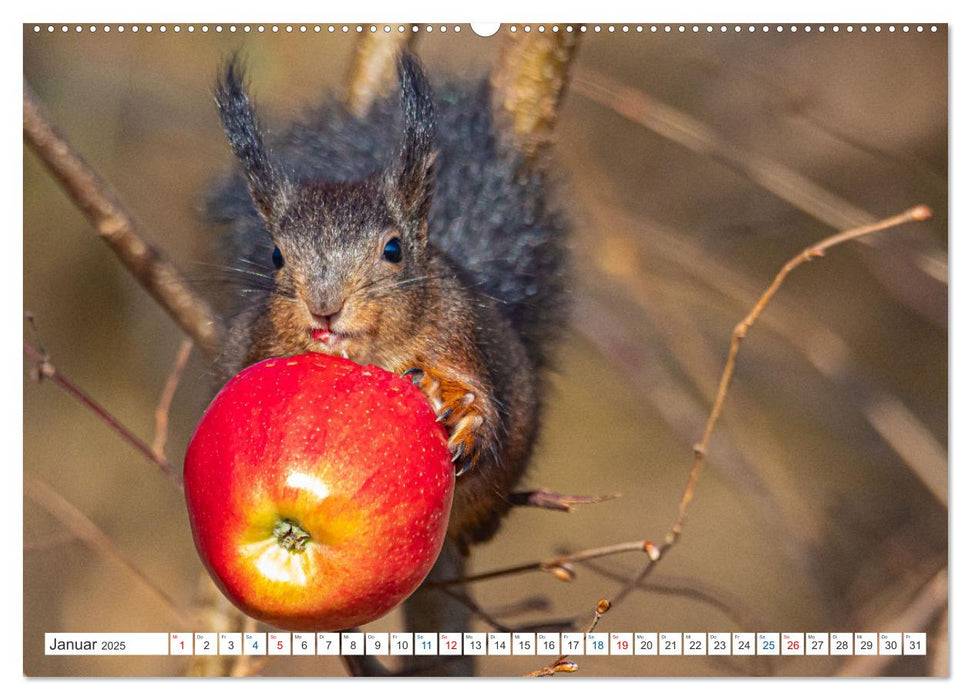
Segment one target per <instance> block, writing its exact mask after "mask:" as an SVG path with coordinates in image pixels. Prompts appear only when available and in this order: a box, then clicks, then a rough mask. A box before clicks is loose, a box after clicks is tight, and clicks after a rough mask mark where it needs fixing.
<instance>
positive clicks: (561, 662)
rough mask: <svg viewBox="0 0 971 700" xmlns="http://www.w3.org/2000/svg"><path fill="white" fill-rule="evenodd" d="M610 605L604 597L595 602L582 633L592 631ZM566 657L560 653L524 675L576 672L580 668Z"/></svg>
mask: <svg viewBox="0 0 971 700" xmlns="http://www.w3.org/2000/svg"><path fill="white" fill-rule="evenodd" d="M611 607H612V605H611V603H610V601H609V600H607V599H606V598H604V599H602V600H600V601H599V602H598V603H597V607H595V608H594V610H593V620H592V621H591V622H590V626H589V627H587V629H586V631H585V632H584V633H583V634H584V636H586V635H588V634H590V633H591V632H593V630H594V629H595V628H596V627H597V623H598V622H600V618H602V617H603V616H604V615H605V614H607V611H608V610H610V608H611ZM568 657H569V654H561V655H560V656H558V657H557V658H556V660H555V661H553V662H552V663H550V664H547V665H546V666H544V667H543V668H541V669H539V670H538V671H531V672H530V673H527V674H525V675H526V676H527V677H530V678H535V677H537V676H553V675H556V674H557V673H576V672H577V671H579V670H580V667H579V666H578V665H577V663H576V662H575V661H571V660H569V658H568Z"/></svg>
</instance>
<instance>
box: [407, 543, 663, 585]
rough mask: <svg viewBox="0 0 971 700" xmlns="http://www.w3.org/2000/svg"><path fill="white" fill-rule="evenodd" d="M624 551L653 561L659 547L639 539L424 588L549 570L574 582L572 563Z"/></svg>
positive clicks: (565, 579) (434, 582) (430, 582)
mask: <svg viewBox="0 0 971 700" xmlns="http://www.w3.org/2000/svg"><path fill="white" fill-rule="evenodd" d="M623 552H646V553H647V555H648V556H649V557H651V558H652V559H653V558H654V557H655V556H657V553H658V548H657V547H655V546H654V544H652V543H651V542H645V541H644V540H638V541H636V542H621V543H620V544H612V545H607V546H605V547H594V548H592V549H584V550H581V551H579V552H573V553H572V554H564V555H562V556H559V557H551V558H549V559H540V560H539V561H533V562H529V563H526V564H517V565H516V566H507V567H503V568H502V569H493V570H492V571H485V572H483V573H481V574H474V575H472V576H466V577H464V578H453V579H447V580H441V581H429V582H427V583H426V584H425V585H427V586H429V587H431V588H445V587H448V586H457V585H459V584H464V583H476V582H478V581H486V580H488V579H493V578H501V577H503V576H511V575H513V574H524V573H527V572H530V571H546V572H547V573H551V574H553V575H554V576H556V577H557V578H558V579H560V580H561V581H572V580H573V577H574V574H573V573H572V569H571V568H570V565H571V564H574V563H576V562H581V561H586V560H588V559H597V558H599V557H609V556H612V555H614V554H621V553H623Z"/></svg>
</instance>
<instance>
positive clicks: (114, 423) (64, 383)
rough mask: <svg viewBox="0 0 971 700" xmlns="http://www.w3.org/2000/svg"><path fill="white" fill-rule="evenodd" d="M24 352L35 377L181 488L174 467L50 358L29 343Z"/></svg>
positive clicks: (178, 476)
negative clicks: (87, 411) (57, 389)
mask: <svg viewBox="0 0 971 700" xmlns="http://www.w3.org/2000/svg"><path fill="white" fill-rule="evenodd" d="M24 354H25V355H26V356H27V357H29V358H30V359H31V360H32V361H33V362H34V363H35V365H36V366H35V378H36V379H37V380H38V381H40V380H41V379H50V380H51V381H52V382H54V383H55V384H56V385H57V386H59V387H60V388H61V389H63V390H64V391H66V392H67V393H68V394H70V395H71V396H73V397H74V398H75V399H77V400H78V401H80V402H81V403H82V404H84V406H86V407H87V408H89V409H90V410H91V411H92V412H93V413H94V414H95V415H96V416H98V418H100V419H101V420H102V421H104V422H105V423H107V424H108V426H109V427H110V428H111V429H112V430H114V431H115V432H116V433H118V435H120V436H121V437H122V438H123V439H124V440H125V442H127V443H128V444H129V445H131V446H132V447H134V448H135V449H136V450H138V451H139V452H141V453H142V454H143V455H144V456H145V457H146V458H147V459H148V461H150V462H151V463H152V464H154V465H155V466H156V467H158V468H159V469H160V470H161V471H162V473H163V474H164V475H165V476H166V477H168V479H169V481H171V482H172V484H173V485H175V487H176V488H178V489H179V490H181V489H182V477H181V476H180V475H179V473H178V472H177V471H176V470H175V468H174V467H173V466H172V465H171V464H169V463H168V462H167V461H166V460H164V459H159V458H158V457H157V456H156V455H155V452H154V451H153V450H152V448H151V447H149V446H148V445H146V444H145V443H144V442H143V441H142V440H141V438H139V437H138V436H137V435H135V434H134V433H133V432H132V431H131V430H129V429H128V428H127V427H125V425H124V424H123V423H121V421H119V420H118V419H117V418H115V417H114V416H113V415H111V413H109V412H108V410H107V409H105V408H104V407H103V406H101V405H100V404H99V403H98V402H97V401H95V400H94V399H92V398H91V397H90V396H89V395H88V394H87V393H85V392H84V391H82V390H81V389H80V388H79V387H78V386H77V385H76V384H74V383H73V382H72V381H70V380H69V379H68V378H67V377H65V376H64V375H63V374H61V373H60V372H58V371H57V369H56V368H55V367H54V365H52V364H51V362H50V360H49V359H48V358H47V357H46V356H44V355H41V354H40V353H39V352H38V351H37V350H36V349H35V348H34V346H32V345H31V344H30V343H27V342H25V343H24Z"/></svg>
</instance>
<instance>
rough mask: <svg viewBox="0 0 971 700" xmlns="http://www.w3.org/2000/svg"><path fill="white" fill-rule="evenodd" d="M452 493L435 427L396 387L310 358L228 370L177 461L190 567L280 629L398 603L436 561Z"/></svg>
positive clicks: (387, 379) (387, 377) (346, 620)
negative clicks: (190, 542)
mask: <svg viewBox="0 0 971 700" xmlns="http://www.w3.org/2000/svg"><path fill="white" fill-rule="evenodd" d="M454 488H455V472H454V467H453V465H452V462H451V457H450V455H449V450H448V447H447V443H446V433H445V429H444V428H443V427H442V425H441V424H440V423H437V422H436V420H435V413H434V411H433V410H432V408H431V406H430V405H429V403H428V401H427V400H426V399H425V397H424V396H423V395H422V393H421V392H420V391H419V390H418V389H417V388H415V387H414V386H413V385H412V384H411V382H410V381H408V380H407V379H404V378H402V377H399V376H397V375H394V374H391V373H389V372H386V371H384V370H383V369H381V368H379V367H373V366H361V365H358V364H355V363H353V362H351V361H349V360H344V359H341V358H336V357H330V356H327V355H321V354H318V353H310V354H306V355H300V356H297V357H288V358H277V359H270V360H265V361H263V362H260V363H259V364H256V365H253V366H252V367H248V368H247V369H245V370H243V371H242V372H240V373H239V374H238V375H236V376H235V377H234V378H233V379H231V380H230V381H229V382H228V383H227V384H226V386H225V387H224V388H223V389H222V391H220V392H219V394H218V395H217V396H216V398H215V399H214V400H213V402H212V404H210V406H209V408H208V409H207V410H206V412H205V414H204V415H203V417H202V420H201V421H200V423H199V426H198V427H197V428H196V431H195V434H194V435H193V436H192V440H191V442H190V443H189V448H188V451H187V453H186V456H185V496H186V503H187V504H188V508H189V521H190V524H191V526H192V534H193V537H194V539H195V543H196V548H197V549H198V550H199V554H200V556H201V557H202V561H203V562H204V563H205V565H206V567H207V568H208V569H209V571H210V573H211V574H212V575H213V577H214V579H215V580H216V582H217V583H218V585H219V587H220V588H221V589H222V591H223V593H225V594H226V596H227V597H228V598H229V599H230V600H231V601H232V602H233V603H234V604H235V605H236V606H237V607H239V608H240V609H241V610H243V611H244V612H245V613H246V614H248V615H250V616H252V617H255V618H257V619H260V620H263V621H265V622H268V623H270V624H272V625H275V626H277V627H281V628H284V629H295V630H306V631H318V630H340V629H346V628H348V627H355V626H357V625H362V624H365V623H367V622H370V621H371V620H374V619H377V618H378V617H381V616H382V615H384V614H385V613H387V612H388V611H389V610H391V609H392V608H393V607H394V606H396V605H397V604H398V603H400V602H401V601H402V600H404V599H405V598H406V597H407V596H408V595H410V594H411V592H412V591H414V590H415V588H417V587H418V585H419V584H420V583H421V582H422V580H424V578H425V576H426V575H427V574H428V571H429V570H430V569H431V567H432V564H434V563H435V559H436V558H437V557H438V553H439V551H440V550H441V547H442V542H443V541H444V538H445V531H446V529H447V526H448V515H449V510H450V508H451V505H452V494H453V491H454Z"/></svg>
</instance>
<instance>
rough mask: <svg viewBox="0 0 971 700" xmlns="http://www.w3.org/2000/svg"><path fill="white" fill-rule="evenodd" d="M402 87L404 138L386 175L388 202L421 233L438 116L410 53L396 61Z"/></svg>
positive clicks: (428, 198)
mask: <svg viewBox="0 0 971 700" xmlns="http://www.w3.org/2000/svg"><path fill="white" fill-rule="evenodd" d="M397 65H398V79H399V81H400V83H401V110H402V112H403V117H404V138H403V139H402V142H401V146H400V147H399V149H398V153H397V155H396V157H395V160H394V162H393V163H392V164H391V166H390V168H389V169H388V170H387V171H386V174H385V183H386V187H387V189H388V199H389V201H390V202H391V203H392V206H393V207H394V208H395V209H397V212H396V213H397V214H398V215H399V216H400V217H401V218H403V219H404V220H405V221H407V222H409V223H412V224H415V225H417V226H418V228H419V229H420V230H422V231H424V230H425V227H424V225H423V223H424V221H425V220H426V219H427V217H428V210H429V208H430V207H431V202H432V192H433V191H434V188H435V156H436V152H435V133H436V128H437V121H438V118H437V115H436V112H435V102H434V95H433V94H432V89H431V86H430V85H429V84H428V79H427V78H426V77H425V73H424V71H423V70H422V68H421V64H420V63H419V62H418V59H417V58H415V57H414V56H413V55H412V54H410V53H402V54H399V56H398V58H397Z"/></svg>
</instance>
